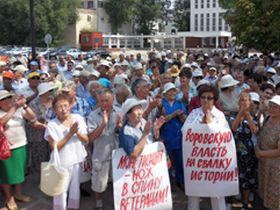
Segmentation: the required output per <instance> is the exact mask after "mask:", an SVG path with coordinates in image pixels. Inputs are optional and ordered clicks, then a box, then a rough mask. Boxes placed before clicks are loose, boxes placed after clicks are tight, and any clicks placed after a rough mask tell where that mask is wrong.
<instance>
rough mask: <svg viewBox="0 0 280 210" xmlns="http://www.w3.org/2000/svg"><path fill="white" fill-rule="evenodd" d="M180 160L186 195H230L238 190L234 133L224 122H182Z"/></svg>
mask: <svg viewBox="0 0 280 210" xmlns="http://www.w3.org/2000/svg"><path fill="white" fill-rule="evenodd" d="M182 133H183V161H184V177H185V192H186V195H190V196H200V197H220V196H222V197H223V196H230V195H236V194H238V193H239V185H238V168H237V160H236V149H235V142H234V138H233V135H232V133H231V130H230V128H229V127H228V126H227V125H226V124H215V123H210V124H200V123H197V124H187V123H186V124H184V126H183V128H182Z"/></svg>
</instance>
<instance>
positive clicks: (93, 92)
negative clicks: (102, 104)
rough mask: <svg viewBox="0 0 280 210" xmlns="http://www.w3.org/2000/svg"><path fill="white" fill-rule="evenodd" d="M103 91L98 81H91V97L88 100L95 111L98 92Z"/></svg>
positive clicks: (89, 89)
mask: <svg viewBox="0 0 280 210" xmlns="http://www.w3.org/2000/svg"><path fill="white" fill-rule="evenodd" d="M100 89H102V85H101V84H100V83H99V82H98V81H95V80H94V81H90V82H89V83H88V85H87V90H88V92H89V93H90V96H87V98H86V100H87V102H88V104H89V106H90V107H91V109H92V110H93V109H95V106H96V103H97V92H98V91H99V90H100Z"/></svg>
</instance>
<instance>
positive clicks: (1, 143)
mask: <svg viewBox="0 0 280 210" xmlns="http://www.w3.org/2000/svg"><path fill="white" fill-rule="evenodd" d="M9 157H11V149H10V147H9V144H8V139H7V137H6V135H5V129H4V126H3V125H2V124H1V123H0V160H6V159H8V158H9Z"/></svg>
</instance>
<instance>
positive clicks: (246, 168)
mask: <svg viewBox="0 0 280 210" xmlns="http://www.w3.org/2000/svg"><path fill="white" fill-rule="evenodd" d="M252 105H253V104H252V100H251V96H250V94H249V93H241V95H240V99H239V112H238V114H237V115H232V116H231V117H230V121H231V129H232V131H233V134H234V136H235V143H236V151H237V161H238V172H239V185H240V191H241V193H242V203H243V209H249V208H252V204H250V203H249V195H250V192H251V191H253V190H254V189H255V188H256V184H257V183H256V167H257V160H256V156H255V151H254V147H255V145H254V142H253V138H252V137H253V135H254V134H256V133H257V131H258V119H257V116H256V115H253V112H252V111H253V110H252V108H253V106H252Z"/></svg>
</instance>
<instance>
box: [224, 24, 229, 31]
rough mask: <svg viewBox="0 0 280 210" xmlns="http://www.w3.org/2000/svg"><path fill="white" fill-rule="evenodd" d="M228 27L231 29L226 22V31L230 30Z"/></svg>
mask: <svg viewBox="0 0 280 210" xmlns="http://www.w3.org/2000/svg"><path fill="white" fill-rule="evenodd" d="M228 29H229V26H228V24H226V23H225V31H229V30H228Z"/></svg>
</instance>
